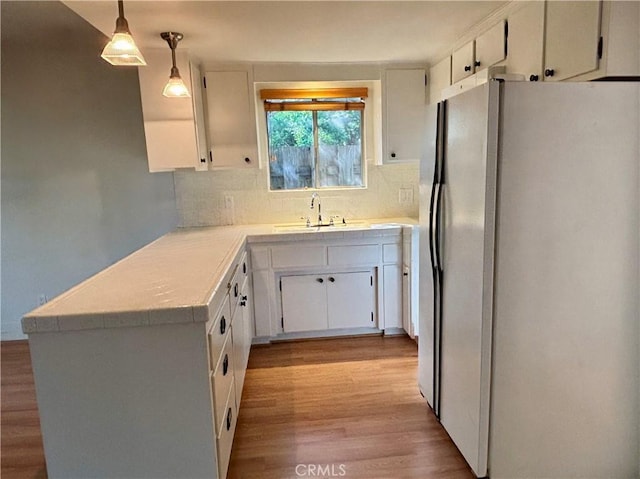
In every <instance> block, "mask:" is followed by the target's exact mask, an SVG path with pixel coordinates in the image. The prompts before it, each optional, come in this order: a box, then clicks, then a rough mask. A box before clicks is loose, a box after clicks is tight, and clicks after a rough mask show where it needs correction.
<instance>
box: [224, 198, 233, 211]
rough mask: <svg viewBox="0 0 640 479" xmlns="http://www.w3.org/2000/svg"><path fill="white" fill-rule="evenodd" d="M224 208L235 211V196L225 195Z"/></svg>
mask: <svg viewBox="0 0 640 479" xmlns="http://www.w3.org/2000/svg"><path fill="white" fill-rule="evenodd" d="M224 207H225V208H226V209H228V210H232V209H233V196H231V195H224Z"/></svg>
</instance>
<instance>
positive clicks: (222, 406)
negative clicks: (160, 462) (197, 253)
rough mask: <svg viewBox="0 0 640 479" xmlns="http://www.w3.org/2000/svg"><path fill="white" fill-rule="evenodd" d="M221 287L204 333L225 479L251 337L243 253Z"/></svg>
mask: <svg viewBox="0 0 640 479" xmlns="http://www.w3.org/2000/svg"><path fill="white" fill-rule="evenodd" d="M223 284H226V289H224V293H223V294H222V293H219V294H218V296H217V297H215V298H214V299H213V300H212V302H213V303H215V304H218V305H219V306H218V309H217V312H216V314H215V315H213V316H211V317H210V321H209V323H208V334H207V336H208V338H207V339H208V349H209V375H210V380H211V381H210V382H211V402H212V404H213V421H214V423H215V434H216V453H217V464H218V478H219V479H223V478H225V477H226V475H227V469H228V468H229V459H230V456H231V446H232V444H233V436H234V432H235V426H236V420H237V416H238V411H239V408H240V400H241V398H242V387H243V385H244V377H245V373H246V369H247V362H248V359H249V350H250V349H251V337H252V335H253V325H252V322H253V315H252V309H251V308H250V307H249V304H250V303H249V301H250V300H249V298H250V286H251V283H250V281H249V267H248V258H247V255H246V253H245V251H244V250H242V251H240V252H239V253H238V255H237V256H236V259H235V261H234V262H233V263H232V265H231V267H230V268H229V271H228V272H227V274H226V275H225V278H224V281H223ZM210 307H211V308H212V309H213V308H214V306H213V305H212V306H210Z"/></svg>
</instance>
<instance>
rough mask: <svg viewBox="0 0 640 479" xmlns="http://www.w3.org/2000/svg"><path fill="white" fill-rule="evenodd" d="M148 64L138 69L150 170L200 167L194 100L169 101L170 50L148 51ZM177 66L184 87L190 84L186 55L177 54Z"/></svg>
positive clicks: (146, 52)
mask: <svg viewBox="0 0 640 479" xmlns="http://www.w3.org/2000/svg"><path fill="white" fill-rule="evenodd" d="M144 56H145V60H146V61H147V65H146V66H145V67H141V68H139V69H138V78H139V81H140V98H141V101H142V115H143V118H144V133H145V140H146V144H147V159H148V162H149V171H151V172H156V171H171V170H175V169H176V168H195V167H196V166H197V165H200V155H199V154H198V147H197V139H196V119H195V114H194V104H193V101H194V98H193V97H192V98H167V97H165V96H163V95H162V90H163V88H164V86H165V85H166V83H167V81H168V80H169V73H170V70H171V56H170V52H169V51H168V50H167V49H162V50H154V49H150V50H145V52H144ZM176 64H177V66H178V68H179V69H180V74H181V75H182V78H183V80H184V82H185V84H187V85H190V84H191V71H190V66H189V59H188V57H187V54H186V52H185V51H184V50H183V51H178V52H176Z"/></svg>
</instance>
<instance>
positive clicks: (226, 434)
mask: <svg viewBox="0 0 640 479" xmlns="http://www.w3.org/2000/svg"><path fill="white" fill-rule="evenodd" d="M231 386H232V387H231V388H229V395H228V396H227V401H226V403H225V407H224V410H223V411H222V412H223V420H222V424H221V428H220V431H218V436H217V450H218V478H219V479H223V478H225V477H227V471H228V470H229V460H230V459H231V446H232V445H233V436H234V432H235V430H236V421H237V420H238V405H237V402H238V403H239V400H237V399H236V389H235V387H233V383H232V384H231Z"/></svg>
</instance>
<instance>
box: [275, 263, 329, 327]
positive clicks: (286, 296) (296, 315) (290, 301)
mask: <svg viewBox="0 0 640 479" xmlns="http://www.w3.org/2000/svg"><path fill="white" fill-rule="evenodd" d="M326 279H327V278H326V276H323V275H315V274H313V275H301V276H283V277H282V278H280V281H281V282H282V324H283V331H284V332H285V333H291V332H296V331H318V330H324V329H327V327H328V323H327V284H326V283H327V282H326Z"/></svg>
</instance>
